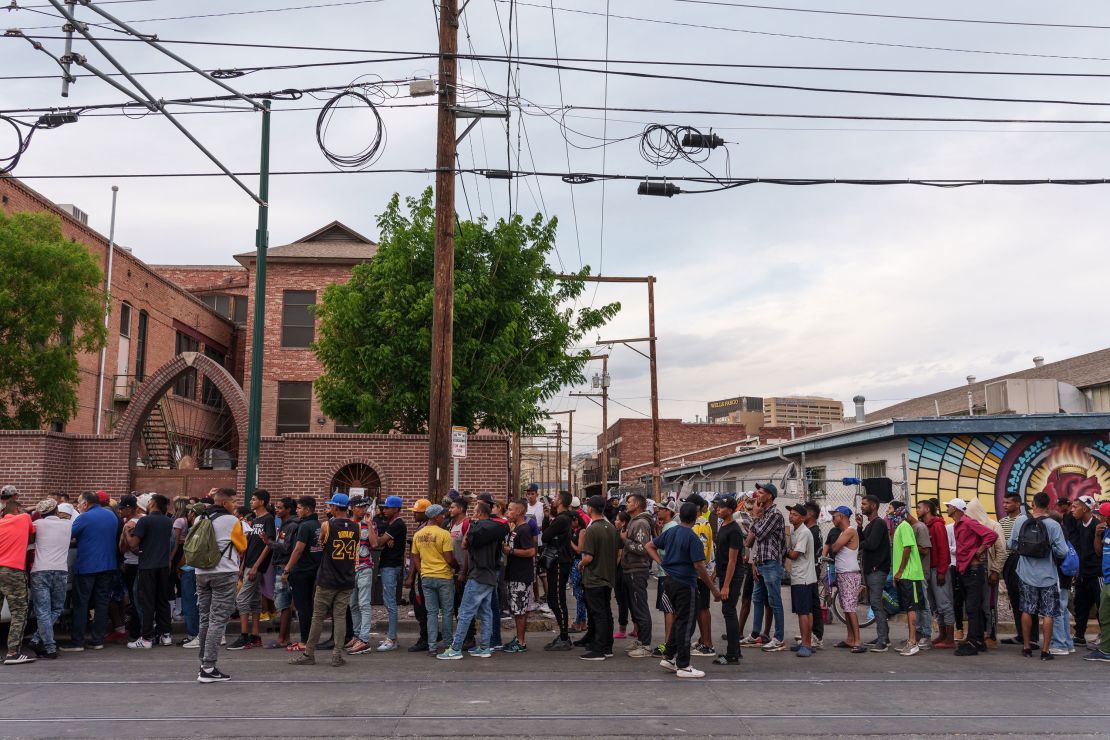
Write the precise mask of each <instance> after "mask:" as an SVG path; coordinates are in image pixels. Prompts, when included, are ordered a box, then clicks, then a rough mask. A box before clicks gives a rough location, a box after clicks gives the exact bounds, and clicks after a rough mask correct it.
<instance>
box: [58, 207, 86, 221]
mask: <svg viewBox="0 0 1110 740" xmlns="http://www.w3.org/2000/svg"><path fill="white" fill-rule="evenodd" d="M58 208H60V209H62V210H63V211H65V212H66V213H68V214H69V215H70V216H72V217H73V218H74V219H76V220H78V221H80V222H81V223H82V224H84V225H85V226H88V225H89V214H87V213H85V212H84V211H82V210H81V209H80V208H78V207H77V206H75V205H73V204H72V203H59V204H58Z"/></svg>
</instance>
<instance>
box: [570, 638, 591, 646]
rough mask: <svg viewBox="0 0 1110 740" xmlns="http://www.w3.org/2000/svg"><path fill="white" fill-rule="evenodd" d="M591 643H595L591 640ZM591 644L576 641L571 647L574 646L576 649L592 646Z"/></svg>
mask: <svg viewBox="0 0 1110 740" xmlns="http://www.w3.org/2000/svg"><path fill="white" fill-rule="evenodd" d="M590 642H593V640H590ZM590 642H587V641H585V640H575V641H574V642H572V643H571V645H573V646H574V647H586V646H587V645H589V644H590Z"/></svg>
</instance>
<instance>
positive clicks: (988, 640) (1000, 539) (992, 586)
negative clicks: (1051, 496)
mask: <svg viewBox="0 0 1110 740" xmlns="http://www.w3.org/2000/svg"><path fill="white" fill-rule="evenodd" d="M967 515H968V516H969V517H971V518H972V519H974V520H975V521H977V522H979V523H980V524H982V525H983V526H984V527H986V528H987V529H989V530H991V531H992V532H994V534H995V537H997V539H996V540H995V541H994V544H992V545H991V546H990V549H989V550H987V581H986V583H985V584H984V585H983V605H982V609H983V630H984V634H983V644H985V645H986V646H987V647H988V648H997V647H998V640H997V634H998V628H997V625H996V622H997V619H996V618H997V616H998V610H997V609H996V606H997V604H998V583H999V581H1001V580H1002V570H1003V568H1004V567H1005V565H1006V555H1007V553H1006V540H1005V535H1004V534H1003V532H1002V527H1001V526H1000V525H999V524H998V522H996V521H995V520H994V519H991V518H990V516H988V515H987V510H986V509H985V508H983V504H981V503H979V500H978V499H972V500H970V501H968V502H967Z"/></svg>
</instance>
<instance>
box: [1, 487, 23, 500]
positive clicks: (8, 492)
mask: <svg viewBox="0 0 1110 740" xmlns="http://www.w3.org/2000/svg"><path fill="white" fill-rule="evenodd" d="M18 495H19V491H17V490H15V486H4V487H3V488H0V498H15V497H16V496H18Z"/></svg>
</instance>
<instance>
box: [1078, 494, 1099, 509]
mask: <svg viewBox="0 0 1110 740" xmlns="http://www.w3.org/2000/svg"><path fill="white" fill-rule="evenodd" d="M1076 501H1078V502H1079V503H1081V504H1083V505H1084V506H1086V507H1087V508H1088V509H1090V510H1091V511H1094V509H1095V507H1096V506H1097V505H1098V504H1096V503H1095V500H1094V498H1092V497H1091V496H1080V497H1079V498H1077V499H1076Z"/></svg>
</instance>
